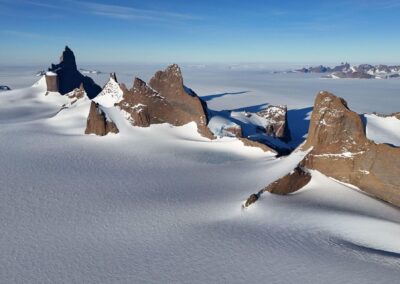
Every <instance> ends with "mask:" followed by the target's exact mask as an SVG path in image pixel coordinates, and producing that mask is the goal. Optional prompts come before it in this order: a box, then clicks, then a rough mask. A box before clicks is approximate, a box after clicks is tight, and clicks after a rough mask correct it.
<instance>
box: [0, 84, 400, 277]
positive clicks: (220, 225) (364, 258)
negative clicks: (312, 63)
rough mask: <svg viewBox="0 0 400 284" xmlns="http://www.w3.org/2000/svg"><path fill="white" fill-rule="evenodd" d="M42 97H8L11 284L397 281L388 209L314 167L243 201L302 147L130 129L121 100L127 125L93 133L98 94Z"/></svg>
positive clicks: (0, 240)
mask: <svg viewBox="0 0 400 284" xmlns="http://www.w3.org/2000/svg"><path fill="white" fill-rule="evenodd" d="M207 88H208V87H207ZM44 94H45V84H44V81H43V79H41V81H40V82H39V83H38V84H36V85H34V86H33V87H30V88H25V89H19V90H13V91H8V92H4V93H2V94H1V96H0V169H1V170H0V211H1V212H0V232H1V234H0V282H2V283H221V282H224V283H256V282H260V283H397V282H398V279H399V275H400V258H399V256H400V242H399V239H398V236H399V235H400V211H399V210H398V209H396V208H394V207H392V206H390V205H388V204H385V203H383V202H380V201H378V200H375V199H373V198H370V197H368V196H366V195H363V194H362V193H360V192H358V191H355V190H354V189H351V188H350V187H347V186H346V185H343V184H340V183H338V182H336V181H334V180H332V179H330V178H327V177H325V176H323V175H322V174H320V173H319V172H316V171H313V172H312V176H313V177H312V181H311V182H310V183H309V184H308V185H307V186H306V187H305V188H304V189H303V190H301V191H299V192H298V193H295V194H292V195H290V196H277V195H271V194H268V193H266V194H263V195H262V197H261V199H260V200H259V201H258V202H257V203H255V204H254V205H253V206H251V207H250V208H248V209H245V210H244V209H242V208H241V204H242V202H243V201H244V200H245V199H246V198H247V197H248V196H249V195H250V194H251V193H255V192H257V191H258V190H260V189H262V188H263V187H265V186H266V185H268V184H269V183H270V182H272V181H274V180H276V179H277V178H279V177H281V176H283V175H285V174H287V173H288V172H290V171H291V170H292V169H293V168H294V167H295V166H296V164H297V163H298V162H299V161H300V160H301V159H302V158H303V157H304V154H305V153H302V152H295V153H293V154H292V155H291V156H289V157H286V158H274V157H273V156H272V155H271V153H264V152H263V151H261V150H260V149H257V148H253V147H244V146H243V144H242V143H241V142H239V141H238V140H237V139H235V138H226V137H225V138H222V139H217V140H215V141H210V140H208V139H205V138H203V137H201V136H199V134H198V133H197V131H196V126H195V124H194V123H190V124H188V125H185V126H183V127H172V126H170V125H167V124H163V125H155V126H151V127H149V128H138V127H132V126H131V125H130V124H129V122H127V121H126V119H124V118H123V115H122V113H121V112H120V111H119V110H118V109H117V108H109V109H107V108H105V111H106V112H107V115H108V116H109V117H110V118H111V119H112V120H113V121H114V122H115V123H116V124H117V126H118V128H119V130H120V133H119V134H116V135H115V134H110V135H107V136H105V137H97V136H93V135H83V132H84V129H85V125H86V117H87V114H88V111H89V103H90V101H89V100H82V101H80V102H77V104H76V106H74V105H72V106H71V107H70V108H68V109H64V110H62V111H61V112H59V109H60V107H61V106H62V105H63V104H65V103H67V101H68V99H67V98H65V97H62V96H60V95H59V94H58V93H51V94H49V95H48V96H45V95H44ZM247 95H248V94H246V96H247ZM239 96H240V95H239ZM265 100H267V99H266V98H265V97H262V98H261V97H257V96H256V95H250V96H247V98H246V100H245V99H244V98H242V100H241V101H238V100H235V102H234V103H235V104H238V107H240V102H241V104H242V106H243V107H244V106H248V105H257V104H258V103H260V102H263V103H265ZM283 100H284V97H282V101H281V102H280V103H281V104H283V103H287V104H288V106H289V109H290V108H292V110H293V106H291V105H290V101H291V99H290V98H287V101H283ZM224 101H225V106H224ZM232 103H233V102H232V101H231V98H230V97H229V96H227V97H226V98H225V99H224V98H222V97H221V98H218V105H219V106H221V107H223V108H224V109H228V108H229V106H232ZM305 104H306V105H308V106H309V105H311V104H310V102H309V101H307V102H305ZM296 107H297V106H296ZM358 107H360V108H362V105H361V106H360V105H358ZM309 112H310V109H309V108H306V109H304V110H296V111H295V112H292V113H290V112H289V116H292V117H293V118H296V119H298V120H299V121H300V120H303V119H304V117H306V116H308V115H309ZM369 121H370V120H369ZM300 125H302V124H299V128H300ZM371 125H372V124H371ZM301 132H302V131H300V130H299V135H300V133H301ZM375 133H377V132H375ZM375 139H376V138H375ZM385 140H387V139H385Z"/></svg>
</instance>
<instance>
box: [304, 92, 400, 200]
mask: <svg viewBox="0 0 400 284" xmlns="http://www.w3.org/2000/svg"><path fill="white" fill-rule="evenodd" d="M303 149H305V150H307V149H312V150H311V152H310V153H309V154H308V155H307V156H306V157H305V159H304V161H303V162H302V164H303V166H305V167H306V168H308V169H316V170H318V171H320V172H322V173H323V174H325V175H327V176H329V177H333V178H335V179H337V180H339V181H341V182H345V183H349V184H352V185H354V186H356V187H358V188H360V189H361V190H363V191H365V192H367V193H369V194H371V195H373V196H376V197H378V198H380V199H382V200H384V201H387V202H390V203H392V204H395V205H397V206H400V180H399V178H398V173H400V148H394V147H391V146H388V145H385V144H375V143H374V142H372V141H370V140H368V139H367V137H366V135H365V126H364V124H363V122H362V120H361V118H360V116H359V115H358V114H357V113H355V112H353V111H351V110H350V109H349V108H348V106H347V103H346V101H345V100H343V99H342V98H339V97H336V96H334V95H333V94H331V93H328V92H321V93H320V94H319V95H318V96H317V99H316V101H315V104H314V110H313V113H312V116H311V122H310V128H309V132H308V137H307V140H306V142H305V144H304V146H303Z"/></svg>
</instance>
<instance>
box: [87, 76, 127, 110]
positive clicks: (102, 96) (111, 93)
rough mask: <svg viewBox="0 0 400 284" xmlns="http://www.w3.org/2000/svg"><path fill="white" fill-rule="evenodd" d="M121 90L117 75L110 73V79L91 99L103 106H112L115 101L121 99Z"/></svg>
mask: <svg viewBox="0 0 400 284" xmlns="http://www.w3.org/2000/svg"><path fill="white" fill-rule="evenodd" d="M122 95H123V91H122V89H121V87H120V85H119V84H118V81H117V75H116V74H115V73H111V74H110V79H109V80H108V82H107V83H106V84H105V86H104V87H103V90H102V91H101V92H100V93H99V94H98V95H97V96H96V97H95V98H94V99H93V101H94V102H96V103H99V104H100V105H102V106H104V107H113V106H114V105H115V104H116V103H119V102H120V101H121V100H122Z"/></svg>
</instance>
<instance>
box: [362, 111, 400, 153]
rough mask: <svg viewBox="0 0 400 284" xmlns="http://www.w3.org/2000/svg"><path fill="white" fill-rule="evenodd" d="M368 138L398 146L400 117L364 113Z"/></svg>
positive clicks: (399, 141) (399, 143)
mask: <svg viewBox="0 0 400 284" xmlns="http://www.w3.org/2000/svg"><path fill="white" fill-rule="evenodd" d="M364 117H365V119H366V134H367V137H368V139H370V140H373V141H375V142H376V143H388V144H392V145H394V146H398V147H400V119H398V118H396V117H394V116H388V117H381V116H377V115H375V114H366V115H364Z"/></svg>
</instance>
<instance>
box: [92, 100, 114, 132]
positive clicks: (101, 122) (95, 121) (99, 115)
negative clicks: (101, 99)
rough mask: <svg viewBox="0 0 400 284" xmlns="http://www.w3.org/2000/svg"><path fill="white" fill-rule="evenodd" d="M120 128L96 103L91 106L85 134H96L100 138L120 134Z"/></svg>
mask: <svg viewBox="0 0 400 284" xmlns="http://www.w3.org/2000/svg"><path fill="white" fill-rule="evenodd" d="M118 132H119V131H118V128H117V126H116V125H115V124H114V122H112V121H111V120H110V119H108V118H107V115H106V114H105V113H104V112H103V111H102V110H101V109H100V108H99V107H98V105H97V104H96V103H94V102H92V103H91V104H90V111H89V116H88V118H87V123H86V130H85V134H96V135H99V136H104V135H107V134H108V133H118Z"/></svg>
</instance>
